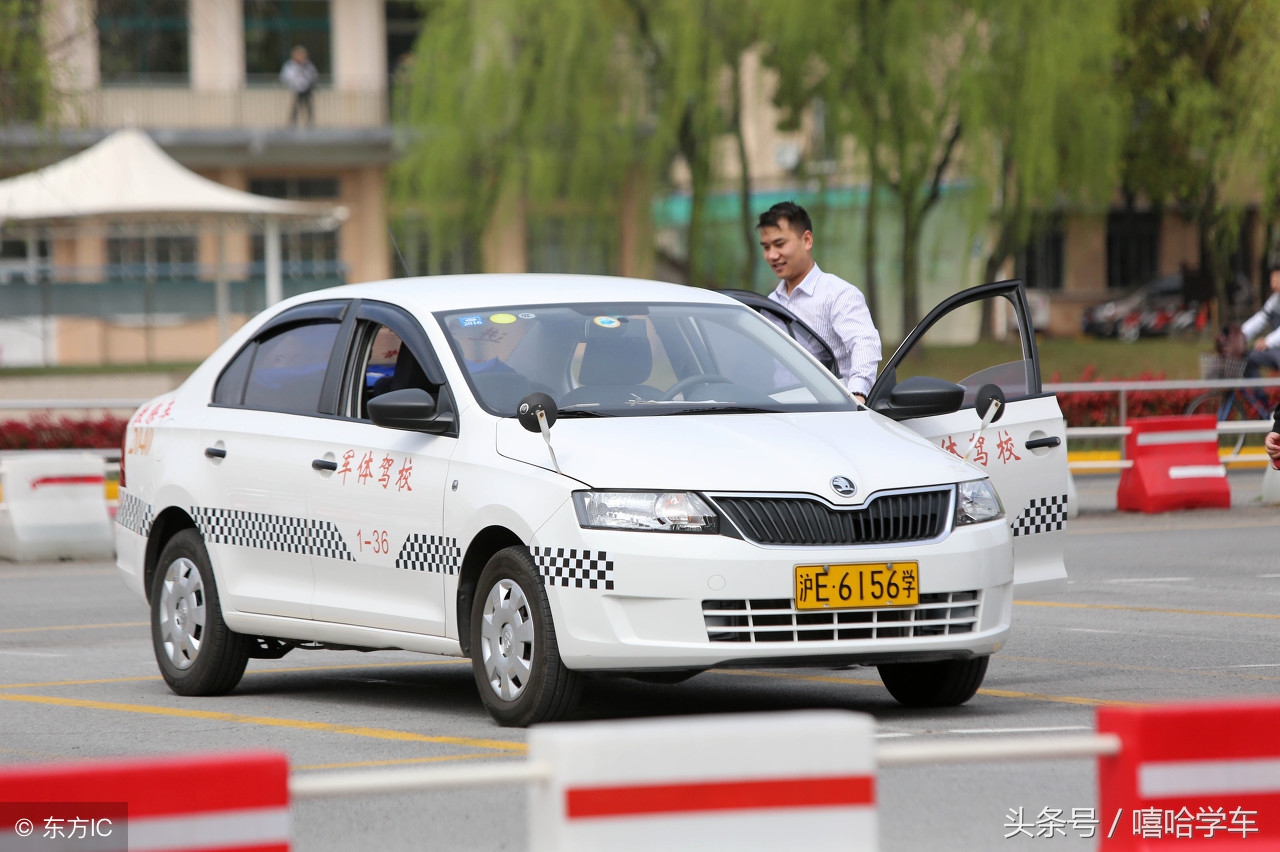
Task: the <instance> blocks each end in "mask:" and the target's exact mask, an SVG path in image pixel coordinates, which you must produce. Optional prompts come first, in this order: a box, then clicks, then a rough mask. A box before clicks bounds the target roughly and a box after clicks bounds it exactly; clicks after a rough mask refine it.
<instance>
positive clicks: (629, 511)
mask: <svg viewBox="0 0 1280 852" xmlns="http://www.w3.org/2000/svg"><path fill="white" fill-rule="evenodd" d="M573 508H574V509H575V510H577V512H578V523H579V524H581V525H582V526H584V527H586V528H588V529H597V530H641V531H647V532H686V533H712V534H714V533H718V532H719V531H720V520H719V518H717V517H716V514H715V512H713V511H711V507H710V506H708V505H707V503H706V501H705V500H703V499H702V498H701V497H699V496H698V495H697V494H692V493H690V492H687V491H575V492H573Z"/></svg>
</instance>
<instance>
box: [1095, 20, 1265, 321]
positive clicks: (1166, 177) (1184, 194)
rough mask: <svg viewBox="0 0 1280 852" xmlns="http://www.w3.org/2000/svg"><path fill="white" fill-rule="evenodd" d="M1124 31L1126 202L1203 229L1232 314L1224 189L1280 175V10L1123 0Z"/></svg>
mask: <svg viewBox="0 0 1280 852" xmlns="http://www.w3.org/2000/svg"><path fill="white" fill-rule="evenodd" d="M1121 30H1122V32H1123V34H1124V36H1125V39H1126V47H1125V55H1124V61H1123V62H1122V64H1121V71H1120V75H1119V76H1120V81H1121V84H1122V85H1123V86H1124V87H1125V89H1126V91H1127V92H1128V93H1129V95H1130V97H1131V98H1132V100H1133V103H1134V110H1133V116H1132V122H1131V125H1130V131H1129V134H1128V137H1127V139H1126V143H1125V148H1124V160H1123V187H1124V190H1125V193H1126V196H1127V197H1129V198H1131V199H1132V198H1133V197H1134V196H1137V195H1140V194H1141V195H1146V196H1147V197H1148V198H1150V199H1151V200H1152V202H1154V203H1155V204H1157V205H1161V204H1172V205H1176V206H1177V207H1178V208H1179V209H1181V210H1182V211H1184V213H1185V215H1187V216H1188V218H1189V219H1191V220H1192V221H1194V222H1195V223H1196V226H1197V228H1198V231H1199V235H1200V272H1201V273H1202V275H1207V276H1209V277H1210V278H1211V280H1212V282H1213V287H1214V291H1215V292H1216V294H1217V297H1218V305H1219V313H1220V315H1225V314H1226V312H1227V311H1229V309H1230V306H1231V303H1230V299H1229V298H1228V293H1227V283H1228V281H1230V280H1231V270H1230V262H1231V256H1232V254H1233V253H1234V252H1235V249H1236V247H1237V246H1238V237H1239V212H1240V211H1239V208H1238V206H1234V205H1232V204H1231V203H1230V200H1229V199H1227V198H1224V188H1225V187H1227V186H1228V185H1229V184H1230V182H1231V181H1232V180H1234V179H1240V178H1241V177H1242V176H1243V175H1247V174H1251V173H1256V172H1257V171H1258V170H1259V169H1261V171H1262V172H1264V173H1267V174H1276V166H1275V163H1276V159H1275V153H1274V149H1275V146H1274V144H1273V143H1272V142H1271V140H1274V139H1275V138H1276V137H1277V136H1280V112H1278V111H1277V110H1278V108H1280V103H1278V102H1277V90H1276V85H1275V81H1276V79H1277V74H1280V2H1277V0H1125V2H1124V3H1123V4H1122V17H1121ZM1268 158H1270V162H1268Z"/></svg>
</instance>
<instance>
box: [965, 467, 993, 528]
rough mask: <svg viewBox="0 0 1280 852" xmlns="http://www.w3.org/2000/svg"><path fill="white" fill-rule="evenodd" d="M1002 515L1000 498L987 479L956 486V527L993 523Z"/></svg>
mask: <svg viewBox="0 0 1280 852" xmlns="http://www.w3.org/2000/svg"><path fill="white" fill-rule="evenodd" d="M1003 514H1004V507H1003V506H1001V505H1000V497H999V496H997V494H996V489H995V488H994V487H993V486H992V485H991V480H989V479H975V480H972V481H971V482H961V483H960V484H959V485H957V486H956V526H958V527H959V526H964V525H965V524H980V523H982V522H983V521H994V520H995V519H996V518H998V517H1000V516H1002V515H1003Z"/></svg>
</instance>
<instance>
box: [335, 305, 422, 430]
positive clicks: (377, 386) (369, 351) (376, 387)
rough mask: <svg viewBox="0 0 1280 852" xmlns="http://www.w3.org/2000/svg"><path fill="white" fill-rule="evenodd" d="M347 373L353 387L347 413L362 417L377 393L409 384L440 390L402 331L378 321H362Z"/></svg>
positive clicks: (348, 395)
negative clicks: (429, 377) (402, 334)
mask: <svg viewBox="0 0 1280 852" xmlns="http://www.w3.org/2000/svg"><path fill="white" fill-rule="evenodd" d="M347 375H348V377H349V379H348V381H349V382H350V387H349V388H348V393H347V400H348V403H347V405H346V406H345V407H344V411H343V413H344V414H345V415H346V416H348V417H357V418H359V419H361V420H368V419H369V409H368V405H369V400H371V399H373V398H374V397H376V396H380V395H382V394H384V393H388V392H390V391H395V390H404V389H406V388H418V389H420V390H425V391H428V392H430V393H435V392H436V390H437V388H436V386H435V385H433V384H432V383H431V382H430V381H429V380H428V379H427V375H426V372H425V371H424V370H423V369H422V365H421V364H420V363H419V362H418V359H417V358H416V357H415V356H414V354H413V352H412V351H410V349H409V347H408V346H406V345H405V343H404V341H403V340H402V339H401V338H400V335H399V334H397V333H396V332H395V331H394V330H392V329H391V328H389V327H387V326H385V325H381V324H379V323H376V322H369V321H362V322H361V323H360V327H359V330H358V331H357V335H356V343H355V346H354V348H353V350H352V353H351V361H350V363H349V366H348V370H347Z"/></svg>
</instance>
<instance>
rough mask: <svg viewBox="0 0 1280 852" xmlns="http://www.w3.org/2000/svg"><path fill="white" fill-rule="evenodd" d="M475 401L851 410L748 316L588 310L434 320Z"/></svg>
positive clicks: (827, 378) (672, 409)
mask: <svg viewBox="0 0 1280 852" xmlns="http://www.w3.org/2000/svg"><path fill="white" fill-rule="evenodd" d="M436 318H437V320H438V321H439V322H440V325H441V327H442V328H443V329H444V331H445V334H446V335H447V336H448V338H449V342H450V345H451V346H452V348H453V353H454V356H455V357H456V358H457V361H458V363H459V365H461V367H462V369H463V370H464V371H465V372H466V374H467V381H468V383H469V384H470V386H471V389H472V391H473V392H474V393H475V396H476V398H477V399H478V400H479V401H480V404H481V405H483V406H484V407H485V408H486V409H487V410H488V411H490V412H491V413H494V414H499V415H502V416H511V415H513V414H514V413H515V409H516V405H517V403H518V402H519V401H520V399H522V398H523V397H524V396H525V395H527V394H529V393H533V392H535V391H539V392H542V393H546V394H549V395H550V396H551V397H552V398H553V399H554V400H555V401H556V404H557V406H558V408H559V409H560V412H561V416H562V417H564V416H644V415H671V414H686V415H687V414H699V413H710V412H756V411H832V410H852V409H853V408H854V403H853V401H852V400H851V399H850V397H849V396H848V394H847V393H846V392H845V391H844V389H843V388H842V387H841V385H840V384H839V383H838V382H837V381H836V380H835V379H834V378H833V377H832V376H831V375H830V374H829V373H827V372H826V371H825V370H823V369H822V368H821V367H819V366H818V365H817V364H815V363H814V362H813V361H812V360H810V359H809V357H808V356H807V355H805V354H804V353H803V352H802V351H800V350H799V349H798V348H797V347H796V345H795V344H794V343H792V342H791V341H790V340H789V339H788V338H787V337H785V336H784V335H783V334H782V333H781V332H779V331H778V330H777V328H776V327H774V326H773V325H771V324H770V323H768V322H767V321H765V320H764V319H762V318H761V317H760V316H758V315H757V314H756V313H755V312H754V311H751V310H749V309H747V308H745V307H741V306H738V305H703V304H631V303H622V304H618V303H610V304H606V303H579V304H559V305H513V306H509V307H503V308H485V309H476V310H465V311H450V312H442V313H438V314H436Z"/></svg>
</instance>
